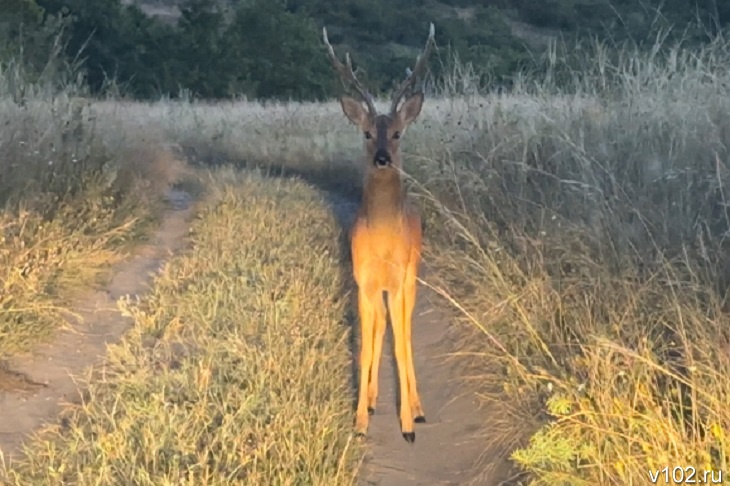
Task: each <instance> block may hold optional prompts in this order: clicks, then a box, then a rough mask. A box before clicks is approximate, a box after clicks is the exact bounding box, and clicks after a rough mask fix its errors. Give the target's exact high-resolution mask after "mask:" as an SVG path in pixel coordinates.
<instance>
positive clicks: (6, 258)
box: [0, 63, 177, 358]
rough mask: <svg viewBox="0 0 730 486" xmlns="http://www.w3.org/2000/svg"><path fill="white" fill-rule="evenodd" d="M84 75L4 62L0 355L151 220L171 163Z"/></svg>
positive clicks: (56, 313) (49, 325)
mask: <svg viewBox="0 0 730 486" xmlns="http://www.w3.org/2000/svg"><path fill="white" fill-rule="evenodd" d="M82 94H84V90H83V83H81V81H80V80H76V81H74V82H70V83H65V84H62V85H61V86H60V87H59V85H58V84H53V83H50V84H49V82H47V81H45V80H44V79H41V80H39V81H36V82H30V81H27V80H26V77H24V75H23V71H22V67H21V66H19V65H17V64H13V63H9V64H5V65H0V358H2V357H6V356H7V355H10V354H12V353H15V352H18V351H22V350H27V349H28V348H29V347H30V346H31V345H32V344H34V343H36V342H37V341H38V340H39V339H42V338H43V337H45V336H47V335H48V334H49V333H50V332H51V331H52V330H53V329H54V328H55V327H56V326H57V325H58V323H59V322H62V321H63V317H64V314H66V313H67V312H68V311H69V309H68V305H69V302H70V301H69V298H70V297H72V296H73V295H75V294H76V293H78V291H80V290H82V289H84V288H88V286H89V285H93V284H95V283H96V281H97V280H98V278H99V277H101V276H103V275H104V272H105V271H106V270H108V269H109V268H110V265H111V264H113V263H115V262H117V261H119V260H120V259H121V258H122V257H123V250H124V247H125V246H126V245H127V244H128V243H129V242H131V241H133V240H134V239H136V238H138V237H140V236H141V235H142V233H143V229H144V228H145V224H146V223H149V222H151V220H152V218H153V216H154V214H155V212H156V209H157V208H159V197H160V195H161V193H162V191H163V190H164V188H165V187H166V186H167V184H169V183H170V182H172V181H173V180H174V179H175V178H176V177H177V176H176V174H175V172H176V170H177V163H176V161H175V160H174V158H173V157H172V155H171V154H170V153H169V152H165V151H163V150H161V149H160V145H159V142H160V141H159V140H155V139H154V138H151V139H148V140H140V139H139V137H138V134H133V133H132V132H131V131H130V130H131V128H130V130H126V131H121V130H119V129H118V128H117V127H114V126H113V125H110V124H108V123H107V122H106V121H105V120H99V119H97V118H95V116H94V115H93V114H92V113H91V112H90V103H89V102H87V101H84V100H83V99H82V98H79V96H78V95H82Z"/></svg>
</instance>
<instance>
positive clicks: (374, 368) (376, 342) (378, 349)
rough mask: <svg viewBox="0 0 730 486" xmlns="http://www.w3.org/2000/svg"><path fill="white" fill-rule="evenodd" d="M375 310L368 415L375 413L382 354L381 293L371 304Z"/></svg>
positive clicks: (382, 313)
mask: <svg viewBox="0 0 730 486" xmlns="http://www.w3.org/2000/svg"><path fill="white" fill-rule="evenodd" d="M373 306H374V310H375V326H374V329H373V357H372V364H371V366H370V385H369V387H368V413H369V414H370V415H372V414H373V413H375V406H376V404H377V402H378V372H379V371H380V357H381V355H382V352H383V337H384V336H385V324H386V320H385V302H384V301H383V295H382V293H381V294H380V295H379V298H378V299H376V302H374V303H373Z"/></svg>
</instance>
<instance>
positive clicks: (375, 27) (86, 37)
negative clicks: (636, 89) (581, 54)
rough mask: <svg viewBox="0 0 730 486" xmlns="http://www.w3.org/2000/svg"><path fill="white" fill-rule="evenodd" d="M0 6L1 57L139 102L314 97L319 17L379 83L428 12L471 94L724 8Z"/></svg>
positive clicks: (396, 75)
mask: <svg viewBox="0 0 730 486" xmlns="http://www.w3.org/2000/svg"><path fill="white" fill-rule="evenodd" d="M0 12H2V19H0V39H3V40H4V42H3V43H0V44H4V46H3V47H0V62H2V61H6V60H7V59H18V58H23V60H24V61H25V62H26V63H28V64H30V65H31V66H33V67H34V72H35V73H36V74H38V73H40V72H42V71H45V72H46V74H47V73H48V71H49V67H48V66H47V65H46V62H45V61H46V59H47V54H48V52H49V51H51V50H56V51H58V53H59V54H62V56H61V57H60V60H62V61H63V62H65V63H70V64H73V65H76V64H78V63H80V62H82V61H83V71H84V72H85V76H86V80H87V81H88V86H89V88H90V90H91V91H92V92H93V93H95V94H107V93H111V94H114V95H118V94H123V95H125V96H128V97H132V98H137V99H139V98H144V99H155V98H159V97H160V96H172V97H178V96H181V95H182V96H183V97H184V96H187V95H190V94H192V95H194V96H196V97H200V98H205V99H213V98H215V99H223V98H235V97H246V98H248V99H271V98H276V99H281V100H289V99H294V100H324V99H326V98H328V97H329V96H331V95H332V94H333V93H334V89H335V88H337V87H338V83H336V82H335V80H334V79H333V78H332V76H331V71H330V66H329V65H328V63H327V62H326V59H323V58H322V56H321V55H320V52H321V38H320V32H321V28H322V27H323V26H326V27H327V28H328V29H329V32H330V40H331V41H332V43H333V45H335V46H336V47H339V48H342V49H348V50H350V51H351V52H352V55H353V59H354V60H355V63H356V67H357V66H359V67H360V72H359V75H360V76H361V77H362V78H363V79H364V80H367V82H368V84H369V86H371V87H372V88H371V89H373V90H374V91H375V92H383V91H386V90H389V89H390V88H391V87H392V83H393V82H394V81H393V80H399V79H401V78H402V77H403V76H404V69H405V66H408V65H410V64H411V62H412V60H413V57H415V55H416V54H417V53H418V52H419V49H420V48H421V44H422V36H423V31H424V30H425V29H427V28H428V22H431V21H433V22H435V23H436V24H437V26H438V35H437V43H438V45H439V46H440V47H441V51H440V55H439V56H438V57H435V58H434V59H433V63H432V68H433V71H434V74H436V76H437V77H438V76H439V75H440V74H441V73H442V72H443V71H447V72H448V71H449V70H450V69H451V68H452V67H453V60H454V59H458V60H459V61H460V62H461V63H462V64H471V65H472V66H474V67H475V70H476V74H478V77H477V78H475V79H474V80H473V81H475V82H476V84H475V86H468V87H462V88H463V89H467V90H468V89H477V88H493V87H509V86H511V85H512V84H513V83H514V77H515V75H517V74H518V73H521V72H522V71H525V70H527V71H537V72H542V73H544V72H545V70H547V69H549V59H547V60H546V59H544V56H543V53H544V51H545V48H546V46H547V45H548V43H549V42H551V41H556V40H559V41H560V43H561V44H564V48H565V50H566V51H567V52H569V51H571V50H573V49H574V48H580V47H581V46H582V45H583V44H584V43H585V42H586V41H587V40H588V39H593V38H597V39H599V40H601V41H604V43H605V45H607V46H611V49H612V50H620V49H621V48H622V46H623V45H624V43H626V42H631V43H635V44H640V45H646V44H647V41H648V45H646V48H647V49H650V48H651V46H652V45H653V43H654V42H653V41H654V39H655V38H656V36H657V35H668V36H670V38H671V39H678V38H681V39H683V40H684V42H686V43H688V44H690V45H698V44H701V43H706V42H707V41H709V40H710V39H712V38H714V37H715V36H717V35H718V34H719V33H720V32H721V30H722V29H723V28H725V27H727V25H728V23H730V4H728V3H727V2H721V1H717V0H706V1H702V2H696V3H693V4H692V7H691V8H688V4H687V2H685V1H682V0H646V1H643V2H635V1H632V0H549V1H542V2H534V1H532V0H520V1H512V0H511V1H506V0H490V1H489V2H483V1H478V0H398V1H382V0H346V1H339V2H336V3H334V4H333V3H332V2H329V1H324V0H287V1H283V0H275V1H271V0H246V1H233V0H100V1H97V2H94V3H93V4H92V3H90V2H87V1H84V0H64V1H62V2H59V1H56V0H3V1H2V2H1V3H0ZM145 12H147V13H149V14H150V15H146V14H145ZM59 36H60V37H59ZM272 59H276V62H275V63H273V62H272ZM51 71H53V72H55V73H58V72H60V69H59V66H57V65H56V66H55V67H54V68H53V69H51Z"/></svg>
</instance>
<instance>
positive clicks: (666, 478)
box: [649, 466, 722, 484]
mask: <svg viewBox="0 0 730 486" xmlns="http://www.w3.org/2000/svg"><path fill="white" fill-rule="evenodd" d="M649 480H650V481H651V482H652V483H653V484H662V483H664V484H721V483H722V471H706V470H705V471H697V469H695V468H694V467H692V466H687V467H680V466H676V467H671V468H670V467H664V468H662V469H657V470H655V471H649Z"/></svg>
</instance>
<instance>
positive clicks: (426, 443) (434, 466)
mask: <svg viewBox="0 0 730 486" xmlns="http://www.w3.org/2000/svg"><path fill="white" fill-rule="evenodd" d="M331 203H332V205H333V208H334V210H335V213H336V215H337V217H338V219H339V220H340V223H341V224H342V225H343V227H345V228H349V227H350V225H351V224H352V220H353V217H354V214H355V211H356V209H357V203H356V202H355V201H352V200H349V199H346V198H343V197H340V196H336V195H332V196H331ZM426 263H427V262H426ZM426 272H427V270H424V269H422V270H421V272H420V277H421V278H422V279H424V280H426V281H427V275H426ZM433 298H434V295H433V291H431V290H430V289H429V288H428V287H425V286H424V285H419V290H418V298H417V301H416V309H415V311H414V315H413V354H414V361H415V363H414V365H415V367H416V374H417V377H418V385H419V386H418V388H419V393H420V395H421V403H422V405H423V407H424V410H425V412H426V420H427V423H425V424H416V442H415V443H414V444H409V443H407V442H406V441H405V440H404V439H403V436H402V434H401V431H400V424H399V421H398V410H397V408H396V390H397V384H398V375H397V368H396V363H395V358H394V355H393V351H392V347H393V344H392V332H390V330H389V331H388V332H387V333H386V335H385V342H384V344H383V355H382V362H381V373H380V386H379V391H380V393H379V396H378V407H377V410H376V412H375V414H374V415H373V416H371V417H370V426H369V429H368V438H367V444H368V453H367V455H366V458H365V464H364V467H363V470H362V472H361V475H360V482H359V483H360V485H361V486H366V485H367V486H370V485H372V486H407V485H433V486H437V485H438V486H441V485H464V484H470V483H471V484H478V485H483V486H498V485H506V484H509V483H510V482H509V481H508V478H509V476H510V465H511V464H510V463H509V462H508V461H507V459H506V458H504V457H503V456H504V451H503V450H497V449H495V448H492V449H488V448H487V446H486V444H488V443H489V441H488V440H486V439H485V438H484V437H483V428H484V425H485V423H488V421H489V420H488V418H489V414H490V413H493V412H490V410H488V409H485V408H484V407H482V408H480V407H479V405H478V403H477V401H476V396H475V395H474V393H473V392H472V393H470V392H468V391H466V390H465V389H464V388H463V386H462V384H461V383H460V382H459V376H460V373H459V370H458V369H457V368H456V366H455V364H454V363H453V362H450V361H447V360H446V359H445V356H446V355H447V354H448V353H449V352H453V350H454V347H453V345H451V344H450V341H451V339H450V336H449V328H448V324H449V321H448V320H447V319H446V318H445V317H444V316H443V315H442V314H441V313H439V312H438V310H437V309H436V307H435V306H434V304H433V303H432V301H433ZM389 329H390V326H389ZM486 464H488V465H489V466H490V467H489V468H485V467H484V466H485V465H486ZM477 467H478V470H480V471H481V474H477V472H476V471H477V469H475V468H477ZM485 469H488V471H487V472H486V473H485Z"/></svg>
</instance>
